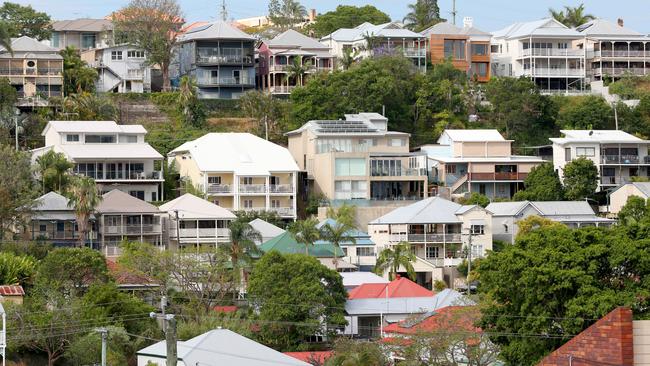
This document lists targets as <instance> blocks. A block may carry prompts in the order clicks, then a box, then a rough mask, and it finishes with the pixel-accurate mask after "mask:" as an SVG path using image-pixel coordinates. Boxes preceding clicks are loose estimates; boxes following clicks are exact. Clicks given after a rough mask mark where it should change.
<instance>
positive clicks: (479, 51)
mask: <svg viewBox="0 0 650 366" xmlns="http://www.w3.org/2000/svg"><path fill="white" fill-rule="evenodd" d="M487 47H488V46H487V45H486V44H472V55H474V56H485V55H487Z"/></svg>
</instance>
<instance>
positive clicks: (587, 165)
mask: <svg viewBox="0 0 650 366" xmlns="http://www.w3.org/2000/svg"><path fill="white" fill-rule="evenodd" d="M598 179H599V178H598V168H596V165H595V164H594V162H593V161H591V160H590V159H587V158H583V157H581V158H578V159H574V160H572V161H571V162H569V163H568V164H566V165H565V166H564V189H565V196H566V199H568V200H570V201H575V200H583V199H585V198H589V197H593V195H594V193H596V188H598Z"/></svg>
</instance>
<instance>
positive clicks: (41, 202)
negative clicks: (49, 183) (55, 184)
mask: <svg viewBox="0 0 650 366" xmlns="http://www.w3.org/2000/svg"><path fill="white" fill-rule="evenodd" d="M69 202H70V200H69V199H67V198H66V197H64V196H62V195H60V194H58V193H56V192H54V191H52V192H48V193H45V194H44V195H42V196H40V197H38V198H37V199H36V205H35V207H34V210H35V211H72V210H73V209H72V207H70V206H68V203H69Z"/></svg>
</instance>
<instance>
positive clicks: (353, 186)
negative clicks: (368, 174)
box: [334, 180, 368, 200]
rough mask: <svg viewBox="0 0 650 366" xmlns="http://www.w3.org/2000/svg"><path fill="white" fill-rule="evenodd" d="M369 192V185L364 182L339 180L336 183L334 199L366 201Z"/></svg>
mask: <svg viewBox="0 0 650 366" xmlns="http://www.w3.org/2000/svg"><path fill="white" fill-rule="evenodd" d="M367 192H368V184H367V183H366V181H363V180H353V181H349V180H337V181H335V182H334V198H335V199H342V200H349V199H365V198H366V195H367Z"/></svg>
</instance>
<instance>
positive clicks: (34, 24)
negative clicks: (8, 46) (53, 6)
mask: <svg viewBox="0 0 650 366" xmlns="http://www.w3.org/2000/svg"><path fill="white" fill-rule="evenodd" d="M0 21H3V22H5V24H6V25H7V28H8V31H9V36H10V37H22V36H27V37H32V38H35V39H37V40H39V41H43V40H46V39H49V38H50V36H51V34H52V19H51V18H50V16H49V15H47V14H46V13H44V12H40V11H36V10H34V8H32V7H31V5H27V6H23V5H20V4H16V3H11V2H8V1H7V2H4V3H3V4H2V6H1V7H0Z"/></svg>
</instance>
